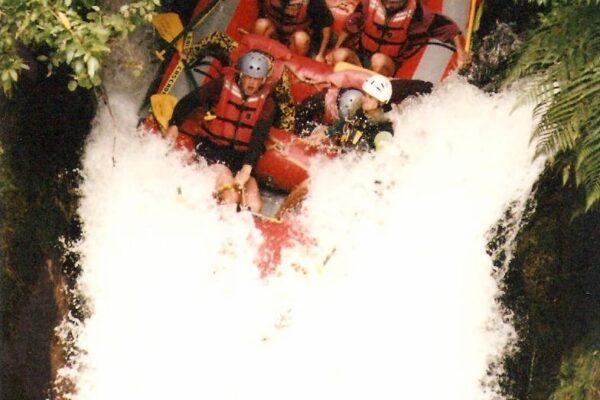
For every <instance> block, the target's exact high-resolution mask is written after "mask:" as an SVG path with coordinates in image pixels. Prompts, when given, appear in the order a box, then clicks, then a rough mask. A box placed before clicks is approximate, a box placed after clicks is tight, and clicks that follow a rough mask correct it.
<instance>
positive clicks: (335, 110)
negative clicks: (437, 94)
mask: <svg viewBox="0 0 600 400" xmlns="http://www.w3.org/2000/svg"><path fill="white" fill-rule="evenodd" d="M377 79H378V78H375V81H374V80H373V79H371V80H370V81H368V82H370V85H373V84H375V83H376V80H377ZM387 82H389V84H390V85H391V95H390V98H389V100H388V101H387V102H382V103H386V105H385V106H383V107H382V108H383V109H384V110H386V111H387V110H388V108H391V106H390V104H399V103H401V102H402V101H404V100H405V99H406V98H408V97H410V96H415V95H420V94H427V93H430V92H431V90H432V88H433V84H432V83H431V82H427V81H422V80H418V79H390V80H388V79H387V78H386V79H385V83H383V84H384V85H386V86H387ZM373 89H374V90H375V88H373ZM389 89H390V87H389V86H387V91H388V93H387V94H389ZM376 94H378V92H376ZM362 97H363V91H362V90H360V89H357V88H342V89H338V88H337V87H330V88H329V89H325V90H322V91H320V92H317V93H315V94H314V95H312V96H309V97H307V98H306V99H305V100H303V101H302V103H300V105H299V106H298V108H297V110H296V132H297V133H298V134H299V136H308V135H310V136H309V138H308V140H309V141H310V142H312V143H323V142H326V141H327V134H326V131H327V129H328V128H329V127H330V126H332V125H338V126H339V125H341V124H344V123H345V122H346V121H348V120H351V119H353V117H354V115H355V113H356V112H357V111H358V110H359V109H361V108H362ZM384 100H385V99H384ZM367 107H368V105H367Z"/></svg>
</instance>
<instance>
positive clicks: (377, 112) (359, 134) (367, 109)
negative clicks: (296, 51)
mask: <svg viewBox="0 0 600 400" xmlns="http://www.w3.org/2000/svg"><path fill="white" fill-rule="evenodd" d="M392 91H393V89H392V82H391V81H390V80H389V79H388V78H387V77H385V76H383V75H373V76H371V77H369V78H368V79H367V80H366V81H365V82H364V83H363V85H362V96H361V98H360V108H359V109H358V110H357V111H356V112H355V114H354V117H353V118H351V119H347V120H344V119H340V120H338V121H337V122H336V123H335V124H333V125H331V126H330V127H329V128H328V129H327V136H329V137H330V138H331V140H332V141H333V142H334V143H335V144H337V145H338V146H340V147H342V148H347V149H357V150H364V151H368V150H371V149H374V148H375V137H376V135H377V134H378V133H380V132H382V131H386V132H390V133H392V132H393V127H392V122H391V120H390V119H389V117H388V116H387V115H386V113H385V110H384V106H385V105H386V104H388V103H389V101H390V100H391V98H392Z"/></svg>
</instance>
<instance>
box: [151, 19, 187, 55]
mask: <svg viewBox="0 0 600 400" xmlns="http://www.w3.org/2000/svg"><path fill="white" fill-rule="evenodd" d="M152 25H154V27H155V28H156V30H157V31H158V34H159V35H160V36H161V37H162V38H163V39H164V40H165V41H167V42H169V43H173V41H175V40H177V42H176V43H175V45H174V46H175V48H176V49H177V51H179V52H180V53H183V37H182V33H183V23H182V22H181V18H179V15H177V14H176V13H172V12H169V13H162V14H158V15H156V16H155V17H154V18H152ZM163 53H164V50H163Z"/></svg>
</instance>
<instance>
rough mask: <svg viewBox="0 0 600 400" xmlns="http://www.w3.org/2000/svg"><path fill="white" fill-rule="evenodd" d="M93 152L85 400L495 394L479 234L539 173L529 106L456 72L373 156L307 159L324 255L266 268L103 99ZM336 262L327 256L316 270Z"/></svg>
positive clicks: (185, 171) (186, 173)
mask: <svg viewBox="0 0 600 400" xmlns="http://www.w3.org/2000/svg"><path fill="white" fill-rule="evenodd" d="M110 98H111V103H112V110H113V115H112V116H111V115H109V113H108V112H107V111H106V110H103V111H102V112H101V113H100V114H99V116H98V120H97V124H96V128H95V129H94V131H93V133H92V136H91V137H90V140H89V143H88V145H87V148H86V152H85V157H84V161H83V162H84V169H83V174H84V182H83V185H82V193H83V196H84V198H83V202H82V204H81V207H80V210H79V211H80V215H81V217H82V220H83V223H84V237H83V240H82V242H81V243H80V245H79V248H78V251H80V253H81V255H82V266H83V273H82V276H81V278H80V282H79V283H80V287H81V290H82V291H83V293H84V294H85V296H86V297H87V298H88V301H89V306H90V308H91V310H92V312H91V316H90V317H89V318H88V319H87V320H86V321H85V323H84V324H83V325H82V326H81V329H80V333H79V337H78V339H77V345H78V347H79V348H80V349H81V350H82V351H81V355H80V356H79V359H78V360H77V368H78V370H77V371H76V372H74V371H71V373H72V374H74V377H75V381H76V387H77V392H76V394H74V395H73V398H75V399H78V400H92V399H98V400H105V399H167V398H168V399H211V400H215V399H259V398H260V399H265V400H267V399H282V398H285V399H392V398H393V399H401V398H404V399H417V398H418V399H456V400H465V399H485V398H489V397H491V393H492V391H490V390H485V389H484V388H483V387H482V380H484V378H485V375H486V369H487V366H488V364H489V362H490V361H491V360H492V359H493V358H494V357H495V356H497V355H498V354H500V353H501V352H502V351H504V348H505V344H506V342H507V340H508V339H509V338H510V336H511V334H512V329H511V327H510V326H509V325H507V324H504V323H503V322H502V321H501V318H500V312H499V311H498V310H497V308H496V304H495V301H494V298H495V296H497V294H498V287H497V284H496V282H495V280H494V279H493V278H492V275H491V274H492V263H491V260H490V258H489V257H488V256H487V254H486V252H485V246H486V239H487V238H488V237H487V232H488V231H489V229H490V228H491V227H492V226H493V224H494V223H495V221H496V220H497V219H498V218H499V217H500V216H501V215H502V213H503V210H504V208H505V207H506V206H507V205H508V204H509V202H511V201H512V200H515V199H521V198H523V197H525V196H526V195H527V193H528V191H529V190H530V187H531V185H532V182H533V181H534V180H535V178H536V176H537V175H538V173H539V170H540V163H539V162H538V163H532V149H531V147H530V145H529V132H530V130H531V127H532V124H533V122H532V117H531V110H530V109H523V108H520V109H516V110H513V108H514V104H515V97H514V95H513V94H502V95H495V96H490V95H487V94H483V93H482V92H480V91H479V90H478V89H476V88H474V87H472V86H470V85H468V84H466V83H465V82H463V81H461V80H459V79H450V80H449V81H446V83H444V84H443V85H440V87H438V88H436V90H435V91H434V93H433V94H431V95H429V96H426V97H422V98H420V99H418V100H415V101H412V102H406V103H405V104H403V106H402V107H401V108H400V109H399V110H398V114H397V123H396V131H395V137H394V141H393V143H391V144H390V145H389V146H388V147H387V148H385V149H384V150H382V151H381V152H378V153H375V154H365V155H363V156H361V157H353V156H350V155H349V156H346V157H344V158H340V159H337V160H333V161H326V162H325V161H324V162H323V163H321V164H319V165H318V166H315V168H314V172H313V176H314V178H313V181H312V185H311V194H310V197H309V198H308V199H307V200H306V201H305V203H304V207H303V211H302V215H301V216H300V219H301V220H302V223H303V224H304V226H305V227H306V229H307V231H308V233H309V234H310V236H312V237H313V238H315V241H316V243H317V245H315V246H311V247H303V246H297V247H295V248H290V249H288V250H286V251H285V252H284V255H283V261H282V265H281V267H280V268H279V272H278V273H277V274H275V275H272V276H269V277H267V278H265V279H261V278H260V276H259V271H258V269H257V268H256V266H255V258H256V249H257V247H258V245H259V244H260V242H261V240H262V238H261V235H260V233H259V232H258V231H257V230H256V228H255V227H254V224H253V222H252V218H251V216H250V215H248V214H246V213H243V212H242V213H236V212H235V210H233V209H231V208H229V207H224V206H219V205H217V204H215V201H214V200H213V198H212V189H213V185H214V176H213V175H212V174H211V173H210V172H209V171H208V170H207V169H206V167H205V166H204V165H202V164H201V165H184V164H183V163H182V162H181V157H180V156H179V155H178V154H177V153H175V152H172V151H170V150H169V147H168V144H167V143H165V142H163V141H162V140H161V139H159V138H157V137H152V136H148V135H142V134H141V133H140V132H138V131H137V130H136V129H135V123H136V119H135V115H136V110H135V108H136V107H135V106H136V105H137V104H138V103H137V101H138V99H131V98H130V97H129V96H126V95H122V94H120V93H118V92H116V91H115V92H113V93H112V94H110ZM326 259H327V262H326V263H324V261H325V260H326Z"/></svg>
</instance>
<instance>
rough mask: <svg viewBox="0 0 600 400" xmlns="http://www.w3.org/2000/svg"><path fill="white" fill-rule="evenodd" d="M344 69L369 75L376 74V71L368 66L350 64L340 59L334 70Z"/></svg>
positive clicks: (341, 70) (340, 70)
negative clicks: (367, 67)
mask: <svg viewBox="0 0 600 400" xmlns="http://www.w3.org/2000/svg"><path fill="white" fill-rule="evenodd" d="M343 71H359V72H364V73H367V74H369V75H375V74H376V72H374V71H371V70H370V69H366V68H363V67H361V66H358V65H354V64H350V63H347V62H345V61H340V62H337V63H335V65H334V66H333V72H343Z"/></svg>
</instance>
